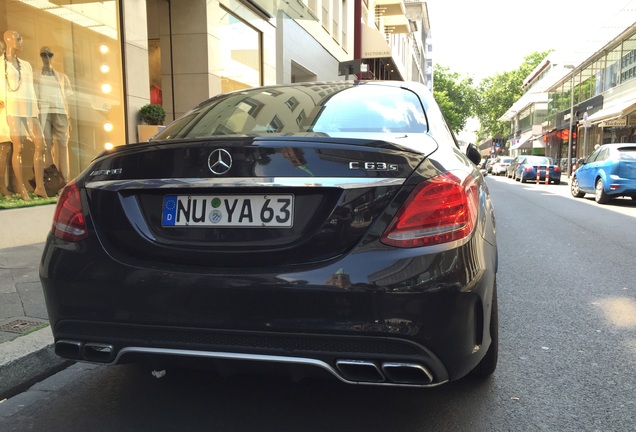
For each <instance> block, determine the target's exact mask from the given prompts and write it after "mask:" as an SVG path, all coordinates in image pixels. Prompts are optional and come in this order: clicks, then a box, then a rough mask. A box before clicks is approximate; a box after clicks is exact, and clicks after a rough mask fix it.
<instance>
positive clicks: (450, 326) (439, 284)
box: [41, 235, 496, 386]
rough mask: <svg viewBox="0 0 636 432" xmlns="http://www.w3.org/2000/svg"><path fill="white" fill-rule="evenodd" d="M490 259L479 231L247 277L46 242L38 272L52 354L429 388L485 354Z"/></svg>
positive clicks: (491, 280) (493, 252)
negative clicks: (449, 245) (423, 247)
mask: <svg viewBox="0 0 636 432" xmlns="http://www.w3.org/2000/svg"><path fill="white" fill-rule="evenodd" d="M89 241H94V240H89ZM89 249H90V250H95V248H94V247H90V248H89ZM53 257H55V260H53V259H52V258H53ZM54 263H55V264H54ZM60 263H67V264H68V265H67V266H65V265H64V264H62V265H60ZM495 268H496V249H495V248H494V247H493V246H491V245H490V244H488V243H487V242H485V241H484V240H483V238H482V237H481V236H479V235H476V236H473V238H472V239H471V241H470V242H468V243H467V244H465V245H463V246H460V247H458V248H455V249H452V250H449V251H446V252H441V253H436V254H431V255H421V251H416V250H399V249H395V250H393V251H392V252H387V250H377V251H374V250H372V249H371V250H369V251H367V252H364V253H356V254H350V255H348V256H346V257H343V258H342V259H340V260H337V261H335V262H331V263H327V264H321V265H318V266H314V267H312V268H308V267H306V266H305V268H302V269H295V268H286V269H250V274H245V273H246V272H245V271H243V272H238V271H232V272H230V271H226V272H221V271H215V272H212V271H209V270H207V269H201V268H199V269H194V268H192V269H187V270H186V269H182V268H178V269H177V268H174V269H165V268H163V269H162V268H152V266H151V265H147V266H145V267H143V268H142V267H134V268H133V267H130V266H128V265H124V264H121V263H119V262H116V261H114V260H113V259H111V258H110V257H109V256H108V255H106V254H104V253H100V254H98V255H90V254H87V253H86V249H85V248H83V247H82V246H81V245H77V244H75V245H71V244H66V243H64V242H61V241H58V240H55V239H49V242H48V244H47V247H46V249H45V251H44V256H43V261H42V266H41V280H42V285H43V288H44V292H45V298H46V302H47V308H48V311H49V317H50V320H51V325H52V329H53V334H54V337H55V343H56V352H57V353H58V354H59V355H60V356H62V357H66V358H71V359H75V360H82V361H89V362H97V363H108V364H116V363H124V362H130V361H134V362H142V361H143V362H149V363H150V364H152V365H155V364H163V363H166V362H170V361H172V360H175V359H179V360H183V359H188V360H194V359H197V360H208V361H209V362H210V363H211V364H216V363H218V362H219V361H223V362H226V361H227V362H230V363H232V362H234V363H235V362H239V363H240V362H245V361H250V362H256V363H257V364H273V363H276V364H286V365H289V366H302V367H314V368H318V369H322V370H326V371H328V372H330V373H332V374H333V375H334V376H336V377H338V378H339V379H340V380H343V381H345V382H350V383H368V384H389V385H416V386H434V385H438V384H440V383H443V382H446V381H449V380H454V379H458V378H461V377H462V376H464V375H465V374H467V373H468V372H469V371H470V370H471V369H473V368H474V367H475V365H476V364H477V363H478V362H479V361H480V360H481V358H482V357H483V355H484V354H485V352H486V349H487V348H488V346H489V344H490V334H489V332H488V325H489V317H490V314H489V311H490V303H491V298H492V287H493V285H494V278H495ZM386 370H389V371H390V372H386ZM376 371H377V372H376ZM422 371H426V372H422ZM429 375H430V380H429V379H427V378H426V377H427V376H429ZM391 376H393V378H391ZM411 376H412V378H408V377H411ZM409 380H411V381H409Z"/></svg>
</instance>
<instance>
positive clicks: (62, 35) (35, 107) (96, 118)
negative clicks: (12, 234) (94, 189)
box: [0, 0, 126, 189]
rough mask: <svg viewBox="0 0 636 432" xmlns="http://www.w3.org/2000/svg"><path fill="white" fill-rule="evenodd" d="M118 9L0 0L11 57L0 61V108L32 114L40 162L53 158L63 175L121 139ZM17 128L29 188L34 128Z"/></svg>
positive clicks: (0, 25)
mask: <svg viewBox="0 0 636 432" xmlns="http://www.w3.org/2000/svg"><path fill="white" fill-rule="evenodd" d="M71 3H72V4H71ZM119 14H120V11H119V2H117V1H115V0H112V1H100V2H94V1H89V0H86V1H85V2H82V1H75V2H68V1H53V0H51V1H47V0H39V1H37V2H35V1H28V2H27V1H15V0H0V39H2V40H3V41H4V42H6V43H7V44H8V45H9V46H7V54H9V53H11V57H12V58H13V56H16V57H17V59H18V62H14V63H12V62H5V61H2V65H1V66H0V72H1V73H2V77H1V78H2V80H3V81H6V82H5V83H3V85H1V86H0V88H1V89H2V90H0V99H1V100H2V101H3V102H4V103H5V108H4V109H3V111H4V112H2V115H3V116H5V114H6V115H9V116H12V115H13V116H15V117H22V116H34V117H32V118H36V119H37V122H38V123H39V125H40V127H41V129H42V131H43V135H44V136H45V142H46V150H47V151H46V152H45V164H46V166H47V167H48V166H49V165H51V164H55V165H56V166H57V167H58V168H59V170H60V171H61V172H62V174H63V175H64V177H65V178H66V179H67V180H70V179H71V178H74V177H75V176H76V175H77V174H79V172H80V171H82V170H84V169H85V168H86V167H87V166H88V165H89V164H90V162H91V160H92V159H93V158H94V157H95V156H96V155H98V154H99V153H100V152H102V151H103V150H104V149H105V148H110V147H111V146H114V145H120V144H124V143H125V136H126V134H125V122H124V119H125V114H124V103H123V84H122V83H123V80H122V62H121V57H122V56H121V42H120V29H119V22H120V20H119ZM18 38H19V39H18ZM18 63H19V65H20V67H19V70H18V69H16V68H15V66H14V65H15V64H18ZM5 69H6V70H7V73H6V75H5V73H4V72H5ZM16 71H17V72H16ZM30 89H32V90H33V92H34V93H33V94H30V91H31V90H30ZM20 129H21V131H20V133H19V135H20V136H21V137H22V144H23V145H24V150H23V152H22V167H21V168H22V172H23V173H24V175H23V177H24V179H25V181H24V183H25V187H26V188H27V189H29V186H30V185H29V183H28V181H27V179H30V178H31V177H33V165H34V152H35V148H36V146H34V144H33V142H34V141H33V139H34V138H35V139H36V140H37V137H34V136H32V135H33V134H34V133H37V131H29V132H27V131H25V130H24V128H20ZM12 144H15V143H12Z"/></svg>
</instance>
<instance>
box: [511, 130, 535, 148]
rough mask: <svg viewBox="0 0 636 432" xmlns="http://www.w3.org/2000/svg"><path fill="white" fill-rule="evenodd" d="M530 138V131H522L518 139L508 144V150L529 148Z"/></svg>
mask: <svg viewBox="0 0 636 432" xmlns="http://www.w3.org/2000/svg"><path fill="white" fill-rule="evenodd" d="M530 138H532V131H529V132H525V133H522V134H521V136H520V137H519V139H518V140H515V141H513V144H512V145H511V146H510V150H517V149H521V148H530V146H532V141H531V140H530Z"/></svg>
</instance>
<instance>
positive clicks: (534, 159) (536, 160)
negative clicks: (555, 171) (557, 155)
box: [524, 156, 552, 165]
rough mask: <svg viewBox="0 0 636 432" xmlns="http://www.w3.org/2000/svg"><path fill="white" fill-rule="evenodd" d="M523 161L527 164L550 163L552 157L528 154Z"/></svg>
mask: <svg viewBox="0 0 636 432" xmlns="http://www.w3.org/2000/svg"><path fill="white" fill-rule="evenodd" d="M524 163H526V164H529V165H552V159H550V158H548V157H541V156H528V157H526V160H525V161H524Z"/></svg>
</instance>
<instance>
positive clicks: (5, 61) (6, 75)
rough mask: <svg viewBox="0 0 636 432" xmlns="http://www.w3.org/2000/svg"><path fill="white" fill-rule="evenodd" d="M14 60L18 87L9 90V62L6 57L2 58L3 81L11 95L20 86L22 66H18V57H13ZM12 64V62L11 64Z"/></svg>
mask: <svg viewBox="0 0 636 432" xmlns="http://www.w3.org/2000/svg"><path fill="white" fill-rule="evenodd" d="M14 58H15V62H16V63H17V65H18V67H17V69H18V86H17V87H16V88H14V89H12V88H11V85H10V84H9V69H8V66H9V65H8V63H9V61H8V60H7V56H6V55H5V56H4V79H5V80H6V82H7V88H8V89H9V91H10V92H11V93H15V92H17V91H18V90H19V89H20V85H21V84H22V65H21V64H20V60H19V59H18V56H14ZM11 63H12V64H13V62H11Z"/></svg>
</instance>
